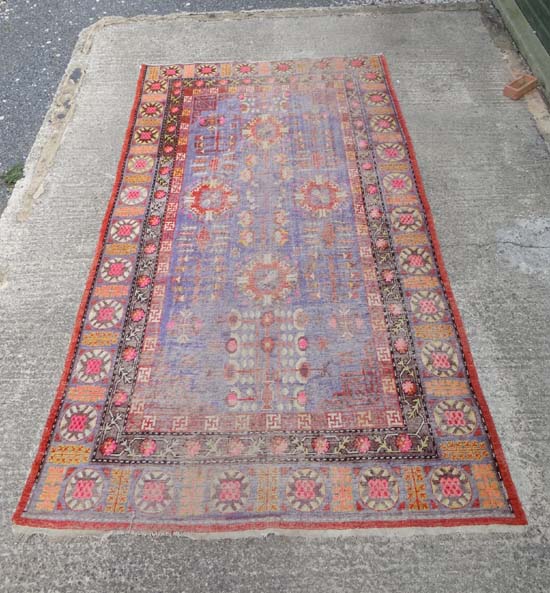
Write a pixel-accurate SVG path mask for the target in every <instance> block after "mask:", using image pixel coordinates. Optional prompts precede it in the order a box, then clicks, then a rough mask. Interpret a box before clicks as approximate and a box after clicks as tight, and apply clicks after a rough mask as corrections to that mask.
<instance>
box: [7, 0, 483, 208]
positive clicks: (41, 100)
mask: <svg viewBox="0 0 550 593" xmlns="http://www.w3.org/2000/svg"><path fill="white" fill-rule="evenodd" d="M455 1H456V0H40V1H36V0H0V56H1V57H2V59H1V60H0V137H2V140H3V142H1V143H0V175H1V174H2V173H3V172H5V171H7V170H8V169H9V168H10V167H12V166H14V165H16V164H17V163H22V162H24V161H25V159H26V158H27V155H28V153H29V150H30V148H31V146H32V144H33V142H34V138H35V136H36V134H37V133H38V130H39V129H40V125H41V124H42V120H43V119H44V115H45V114H46V111H47V109H48V107H49V105H50V103H51V101H52V99H53V96H54V94H55V90H56V88H57V85H58V84H59V80H60V79H61V77H62V75H63V72H64V70H65V67H66V66H67V63H68V62H69V59H70V56H71V52H72V50H73V47H74V44H75V42H76V39H77V37H78V34H79V32H80V31H81V30H82V29H83V28H84V27H88V26H89V25H91V24H92V23H94V22H96V21H97V20H98V19H100V18H102V17H105V16H106V15H117V16H126V17H131V16H136V15H142V14H153V15H162V14H170V13H173V12H177V11H183V12H187V13H197V12H206V11H216V10H217V11H220V10H250V9H261V10H266V9H274V8H277V9H280V8H292V7H294V8H296V7H298V8H303V7H306V6H318V7H323V6H324V7H327V6H343V5H371V4H380V5H412V4H432V5H447V4H450V3H453V2H455ZM460 1H461V2H463V3H473V2H476V0H460ZM10 193H11V190H10V188H9V187H8V186H7V185H6V184H4V183H2V182H1V181H0V213H1V212H2V210H3V209H4V208H5V206H6V203H7V201H8V198H9V195H10Z"/></svg>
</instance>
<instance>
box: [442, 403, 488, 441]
mask: <svg viewBox="0 0 550 593" xmlns="http://www.w3.org/2000/svg"><path fill="white" fill-rule="evenodd" d="M434 418H435V423H436V425H437V427H438V428H439V429H440V430H441V431H443V432H444V433H446V434H450V435H453V436H465V435H467V434H470V433H471V432H472V431H473V430H474V428H475V427H476V426H477V419H476V414H475V412H474V410H473V409H472V407H471V406H469V405H468V404H467V403H465V402H464V401H462V400H456V399H446V400H444V401H442V402H439V403H438V404H437V406H436V407H435V409H434Z"/></svg>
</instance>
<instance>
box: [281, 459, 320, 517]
mask: <svg viewBox="0 0 550 593" xmlns="http://www.w3.org/2000/svg"><path fill="white" fill-rule="evenodd" d="M325 495H326V492H325V483H324V480H323V478H322V477H321V475H320V474H319V473H318V472H316V471H315V470H313V469H299V470H297V471H295V472H294V473H293V474H292V475H291V476H290V479H289V480H288V482H287V485H286V498H287V500H288V502H289V504H290V505H291V506H292V508H293V509H296V510H297V511H302V512H311V511H314V510H316V509H318V508H319V507H320V506H321V504H322V502H323V501H324V500H325Z"/></svg>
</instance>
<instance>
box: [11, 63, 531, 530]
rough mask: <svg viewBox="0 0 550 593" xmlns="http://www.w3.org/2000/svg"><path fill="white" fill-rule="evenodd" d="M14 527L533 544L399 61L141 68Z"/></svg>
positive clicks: (229, 64) (207, 64)
mask: <svg viewBox="0 0 550 593" xmlns="http://www.w3.org/2000/svg"><path fill="white" fill-rule="evenodd" d="M14 521H15V523H16V524H17V525H19V526H26V527H29V528H32V529H39V528H48V529H70V530H77V531H78V530H81V531H86V530H92V529H99V530H117V529H120V530H127V531H128V530H147V531H182V532H187V533H196V534H198V533H207V532H218V533H221V534H227V533H230V532H243V533H244V534H247V533H253V532H259V531H283V530H286V531H287V532H290V531H291V530H294V531H299V532H303V530H316V529H317V530H328V529H335V530H336V529H338V530H352V529H353V530H355V529H361V528H369V527H394V526H396V527H397V526H423V525H425V526H436V525H437V526H447V525H448V526H453V525H455V526H456V525H468V524H490V523H508V524H520V523H524V522H525V516H524V514H523V511H522V509H521V505H520V502H519V500H518V498H517V495H516V493H515V489H514V486H513V484H512V481H511V478H510V474H509V471H508V468H507V466H506V462H505V459H504V456H503V452H502V449H501V446H500V444H499V441H498V437H497V435H496V433H495V429H494V425H493V422H492V420H491V417H490V414H489V410H488V409H487V405H486V403H485V400H484V399H483V396H482V394H481V391H480V387H479V384H478V380H477V377H476V372H475V369H474V366H473V362H472V359H471V355H470V353H469V350H468V346H467V343H466V338H465V335H464V330H463V328H462V325H461V322H460V318H459V314H458V311H457V309H456V306H455V304H454V301H453V297H452V294H451V292H450V287H449V284H448V281H447V277H446V274H445V271H444V268H443V264H442V261H441V256H440V253H439V249H438V244H437V240H436V237H435V231H434V227H433V222H432V219H431V216H430V212H429V207H428V204H427V201H426V198H425V196H424V193H423V189H422V183H421V180H420V177H419V172H418V168H417V165H416V161H415V157H414V154H413V152H412V147H411V144H410V139H409V137H408V133H407V130H406V128H405V123H404V121H403V117H402V115H401V112H400V109H399V106H398V103H397V99H396V97H395V94H394V91H393V89H392V85H391V82H390V79H389V74H388V70H387V66H386V62H385V60H384V58H383V57H382V56H371V57H359V58H330V59H323V60H300V61H281V62H270V63H267V62H255V63H201V64H185V65H173V66H143V67H142V69H141V74H140V77H139V82H138V88H137V94H136V99H135V103H134V107H133V110H132V114H131V118H130V123H129V128H128V132H127V136H126V140H125V145H124V149H123V154H122V157H121V162H120V166H119V171H118V176H117V180H116V183H115V187H114V190H113V194H112V197H111V201H110V204H109V207H108V211H107V215H106V218H105V222H104V225H103V228H102V231H101V238H100V242H99V245H98V249H97V253H96V257H95V261H94V264H93V267H92V270H91V273H90V277H89V280H88V284H87V286H86V290H85V294H84V298H83V301H82V305H81V308H80V311H79V314H78V320H77V324H76V328H75V332H74V336H73V340H72V343H71V346H70V352H69V356H68V359H67V363H66V367H65V371H64V374H63V377H62V380H61V384H60V387H59V391H58V393H57V397H56V399H55V403H54V406H53V409H52V411H51V415H50V417H49V420H48V423H47V427H46V430H45V433H44V437H43V440H42V443H41V446H40V450H39V453H38V456H37V458H36V461H35V464H34V466H33V468H32V471H31V475H30V477H29V480H28V483H27V486H26V487H25V490H24V493H23V496H22V499H21V502H20V504H19V507H18V509H17V511H16V514H15V517H14Z"/></svg>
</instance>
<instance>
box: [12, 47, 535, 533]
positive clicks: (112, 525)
mask: <svg viewBox="0 0 550 593" xmlns="http://www.w3.org/2000/svg"><path fill="white" fill-rule="evenodd" d="M379 59H380V63H381V64H382V67H383V69H384V74H385V77H386V81H387V83H388V88H389V91H390V94H391V97H392V100H393V103H394V107H395V111H396V114H397V117H398V119H399V123H400V126H401V129H402V131H403V134H404V136H405V141H406V145H407V149H408V152H409V158H410V161H411V166H412V169H413V172H414V176H415V178H416V184H417V188H418V193H419V196H420V199H421V201H422V204H423V206H424V211H425V215H426V220H427V223H428V229H429V232H430V235H431V240H432V244H433V250H434V255H435V258H436V261H437V264H438V266H439V271H440V275H441V281H442V283H443V286H444V287H445V291H446V294H447V299H448V301H449V305H450V307H451V311H452V314H453V316H454V320H455V324H456V327H457V330H458V335H459V339H460V342H461V345H462V350H463V353H464V359H465V363H466V368H467V370H468V373H469V375H470V380H471V383H472V387H473V390H474V393H475V395H476V398H477V401H478V403H479V407H480V409H481V411H482V413H483V416H484V419H485V423H486V425H487V430H488V435H489V438H490V440H491V443H492V445H493V448H494V453H495V457H496V459H497V462H498V465H499V470H500V473H501V476H502V481H503V483H504V485H505V487H506V490H507V492H508V499H509V502H510V504H511V506H512V510H513V511H514V514H515V516H514V517H496V518H492V517H478V518H475V517H473V518H466V517H465V518H449V519H446V518H443V519H407V520H398V521H391V520H388V521H383V520H382V521H351V522H334V521H333V522H317V523H307V522H299V521H295V522H288V523H284V522H278V521H264V522H258V523H254V522H249V523H231V524H230V523H228V524H216V525H199V524H193V525H181V524H175V523H156V524H153V523H131V522H119V523H117V522H99V521H94V522H86V521H52V520H47V519H33V518H27V517H24V516H23V513H24V511H25V507H26V505H27V503H28V501H29V498H30V496H31V492H32V488H33V485H34V483H35V481H36V479H37V478H38V474H39V471H40V468H41V466H42V463H43V461H44V458H45V455H46V452H47V448H48V442H49V437H50V433H51V430H52V429H53V426H54V424H55V421H56V418H57V414H58V411H59V408H60V406H61V403H62V398H63V394H64V391H65V387H66V384H67V380H68V377H69V373H70V370H71V366H72V360H73V358H74V355H75V353H76V348H77V346H78V338H79V335H80V328H81V324H82V321H83V317H84V314H85V309H86V304H87V302H88V297H89V294H90V291H91V290H92V285H93V282H94V278H95V270H96V268H97V266H98V264H99V260H100V257H101V253H102V250H103V244H104V242H105V238H106V234H107V231H108V225H109V221H110V218H111V213H112V211H113V208H114V205H115V200H116V196H117V193H118V187H119V184H120V181H121V178H122V173H123V170H124V165H125V162H126V156H127V154H128V150H129V148H130V143H131V134H132V130H133V127H134V124H135V120H136V117H137V109H138V106H139V101H140V97H141V88H142V84H143V80H144V77H145V73H146V71H147V66H146V65H145V64H143V65H142V66H141V68H140V74H139V78H138V82H137V88H136V94H135V97H134V103H133V107H132V112H131V115H130V120H129V122H128V127H127V130H126V136H125V139H124V144H123V151H122V155H121V157H120V161H119V164H118V170H117V175H116V179H115V183H114V186H113V191H112V193H111V198H110V200H109V204H108V207H107V212H106V214H105V217H104V219H103V223H102V226H101V231H100V238H99V241H98V244H97V247H96V253H95V257H94V260H93V263H92V267H91V270H90V274H89V276H88V280H87V283H86V287H85V289H84V295H83V297H82V301H81V303H80V308H79V310H78V314H77V321H76V325H75V328H74V331H73V335H72V338H71V342H70V346H69V354H68V356H67V360H66V362H65V367H64V370H63V375H62V378H61V381H60V384H59V387H58V389H57V394H56V397H55V400H54V403H53V406H52V408H51V410H50V414H49V416H48V420H47V423H46V427H45V429H44V432H43V434H42V439H41V441H40V446H39V449H38V453H37V455H36V458H35V460H34V463H33V465H32V468H31V471H30V474H29V477H28V478H27V482H26V484H25V488H24V490H23V494H22V496H21V499H20V501H19V504H18V505H17V509H16V511H15V513H14V515H13V522H14V523H15V524H16V525H20V526H23V527H36V528H42V529H77V530H78V529H80V530H90V529H93V530H109V531H111V530H113V529H117V530H121V531H142V532H168V533H170V532H188V533H214V532H238V531H247V530H250V531H263V530H270V529H275V530H294V529H303V530H315V529H335V530H349V529H363V528H384V527H459V526H467V525H492V524H506V525H526V524H527V517H526V515H525V511H524V510H523V507H522V505H521V501H520V500H519V497H518V494H517V491H516V488H515V486H514V483H513V481H512V477H511V475H510V470H509V468H508V464H507V462H506V458H505V456H504V451H503V449H502V445H501V443H500V440H499V438H498V434H497V431H496V427H495V424H494V421H493V419H492V417H491V413H490V411H489V407H488V405H487V402H486V400H485V397H484V396H483V392H482V390H481V385H480V383H479V378H478V375H477V371H476V368H475V365H474V361H473V357H472V353H471V351H470V347H469V344H468V338H467V336H466V331H465V329H464V325H463V322H462V318H461V316H460V312H459V310H458V307H457V304H456V301H455V298H454V295H453V292H452V289H451V285H450V282H449V277H448V275H447V272H446V270H445V265H444V263H443V257H442V254H441V248H440V245H439V241H438V238H437V234H436V230H435V225H434V221H433V217H432V213H431V209H430V205H429V203H428V199H427V197H426V192H425V189H424V184H423V182H422V177H421V175H420V169H419V167H418V162H417V160H416V155H415V152H414V148H413V144H412V140H411V137H410V134H409V131H408V129H407V125H406V123H405V118H404V116H403V112H402V111H401V106H400V105H399V101H398V99H397V96H396V93H395V89H394V86H393V83H392V80H391V76H390V72H389V69H388V64H387V61H386V58H385V57H384V56H383V55H380V56H379Z"/></svg>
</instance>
